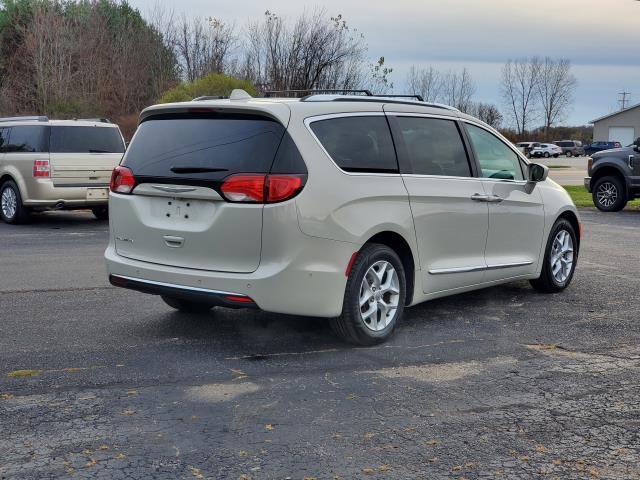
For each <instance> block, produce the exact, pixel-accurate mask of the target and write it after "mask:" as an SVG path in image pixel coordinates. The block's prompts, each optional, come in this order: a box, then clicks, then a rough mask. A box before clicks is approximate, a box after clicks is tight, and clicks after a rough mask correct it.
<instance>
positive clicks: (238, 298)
mask: <svg viewBox="0 0 640 480" xmlns="http://www.w3.org/2000/svg"><path fill="white" fill-rule="evenodd" d="M224 299H225V300H229V301H230V302H238V303H253V300H251V299H250V298H249V297H241V296H239V295H225V296H224Z"/></svg>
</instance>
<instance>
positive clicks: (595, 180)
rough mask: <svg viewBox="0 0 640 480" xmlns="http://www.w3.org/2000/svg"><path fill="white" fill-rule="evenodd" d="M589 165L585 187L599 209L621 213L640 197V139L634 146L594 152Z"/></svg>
mask: <svg viewBox="0 0 640 480" xmlns="http://www.w3.org/2000/svg"><path fill="white" fill-rule="evenodd" d="M587 166H588V175H589V176H588V177H585V179H584V186H585V187H586V188H587V190H588V191H589V192H590V193H591V194H592V195H593V203H594V204H595V206H596V207H597V208H598V210H602V211H603V212H617V211H619V210H622V209H623V208H624V207H625V205H626V204H627V202H628V201H629V200H632V199H634V198H636V197H640V138H638V139H637V140H636V142H635V144H634V145H633V146H630V147H624V148H615V149H612V150H604V151H602V152H598V153H594V154H593V155H592V156H591V159H589V160H588V163H587Z"/></svg>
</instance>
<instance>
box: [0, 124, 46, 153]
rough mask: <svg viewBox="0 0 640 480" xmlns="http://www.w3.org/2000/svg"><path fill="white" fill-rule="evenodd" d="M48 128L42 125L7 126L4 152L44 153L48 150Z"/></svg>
mask: <svg viewBox="0 0 640 480" xmlns="http://www.w3.org/2000/svg"><path fill="white" fill-rule="evenodd" d="M48 128H49V127H46V126H42V125H17V126H13V127H11V128H9V129H8V130H9V137H8V142H7V144H6V146H5V148H4V151H5V152H19V153H46V152H48V149H49V145H48V135H47V133H48Z"/></svg>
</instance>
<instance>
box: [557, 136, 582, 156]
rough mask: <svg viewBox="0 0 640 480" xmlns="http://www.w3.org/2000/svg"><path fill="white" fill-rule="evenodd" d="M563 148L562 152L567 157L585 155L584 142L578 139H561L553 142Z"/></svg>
mask: <svg viewBox="0 0 640 480" xmlns="http://www.w3.org/2000/svg"><path fill="white" fill-rule="evenodd" d="M553 143H554V144H555V145H557V146H559V147H560V148H561V149H562V153H563V154H564V155H566V156H567V157H580V156H582V155H584V147H583V146H582V142H580V141H578V140H560V141H557V142H553Z"/></svg>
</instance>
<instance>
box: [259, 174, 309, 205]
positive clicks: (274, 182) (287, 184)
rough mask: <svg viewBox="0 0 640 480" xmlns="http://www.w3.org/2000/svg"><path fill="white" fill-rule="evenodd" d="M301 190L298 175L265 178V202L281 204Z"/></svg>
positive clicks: (300, 181)
mask: <svg viewBox="0 0 640 480" xmlns="http://www.w3.org/2000/svg"><path fill="white" fill-rule="evenodd" d="M301 188H302V177H301V176H300V175H269V176H268V177H267V202H281V201H283V200H287V199H288V198H291V197H293V196H294V195H295V194H296V193H298V192H299V191H300V189H301Z"/></svg>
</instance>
